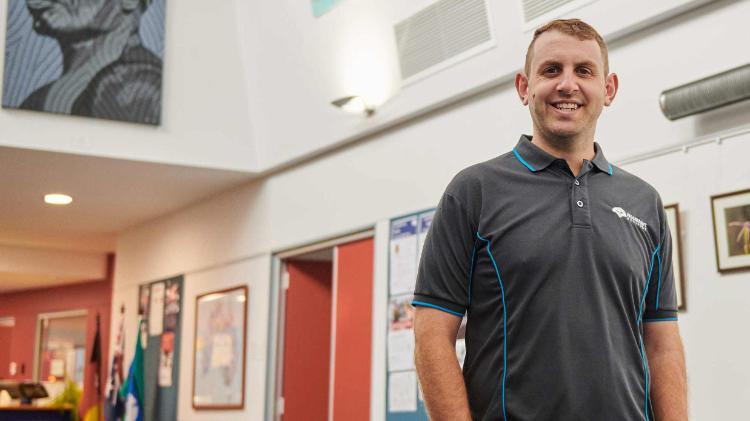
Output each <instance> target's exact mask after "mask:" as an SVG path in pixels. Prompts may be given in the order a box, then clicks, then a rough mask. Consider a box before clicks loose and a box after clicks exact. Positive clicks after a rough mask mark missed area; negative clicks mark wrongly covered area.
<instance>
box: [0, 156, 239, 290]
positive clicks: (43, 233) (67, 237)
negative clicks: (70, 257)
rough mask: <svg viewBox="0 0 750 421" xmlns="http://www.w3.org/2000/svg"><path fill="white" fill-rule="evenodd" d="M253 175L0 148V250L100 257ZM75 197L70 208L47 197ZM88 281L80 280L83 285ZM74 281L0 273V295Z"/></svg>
mask: <svg viewBox="0 0 750 421" xmlns="http://www.w3.org/2000/svg"><path fill="white" fill-rule="evenodd" d="M252 177H253V175H252V174H248V173H243V172H236V171H226V170H214V169H207V168H194V167H184V166H177V165H165V164H158V163H146V162H135V161H126V160H117V159H110V158H99V157H90V156H80V155H72V154H62V153H55V152H46V151H36V150H28V149H17V148H8V147H0V195H1V196H0V198H1V199H0V245H3V246H11V247H19V248H20V250H30V249H45V250H49V249H52V250H66V251H75V252H81V253H82V255H83V254H86V256H87V257H90V255H91V253H100V254H101V255H102V258H104V255H105V254H106V253H108V252H114V251H115V239H116V237H117V234H118V233H120V232H122V231H123V230H125V229H128V228H131V227H135V226H138V225H139V224H142V223H144V222H146V221H149V220H152V219H154V218H157V217H159V216H162V215H165V214H168V213H171V212H174V211H177V210H178V209H181V208H184V207H186V206H188V205H190V204H193V203H196V202H198V201H200V200H201V199H203V198H206V197H209V196H213V195H215V194H217V193H219V192H221V191H224V190H228V189H231V188H233V187H235V186H238V185H240V184H243V183H245V182H248V181H249V180H251V179H252ZM52 192H56V193H65V194H68V195H70V196H72V197H73V203H72V204H70V205H68V206H51V205H47V204H45V203H44V202H43V197H44V195H45V194H47V193H52ZM87 280H91V279H81V280H80V281H87ZM71 281H73V282H75V281H76V280H75V279H73V280H71V279H70V277H66V276H59V275H58V274H55V273H38V274H30V273H23V272H21V273H19V272H14V270H13V268H11V269H10V270H9V269H8V268H7V267H0V285H3V286H4V287H3V288H1V289H0V292H7V291H9V288H7V287H10V286H11V284H12V286H13V287H12V288H10V290H17V289H27V288H33V287H40V286H43V287H47V286H50V285H56V284H60V283H69V282H71Z"/></svg>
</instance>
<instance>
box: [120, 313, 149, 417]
mask: <svg viewBox="0 0 750 421" xmlns="http://www.w3.org/2000/svg"><path fill="white" fill-rule="evenodd" d="M140 323H143V321H141V322H140ZM138 331H139V332H140V324H139V326H138ZM136 336H137V337H138V340H137V341H136V344H135V355H133V361H132V362H131V363H130V370H129V371H128V379H127V380H125V384H124V385H123V386H122V389H120V394H121V395H123V396H124V397H125V420H128V421H143V394H144V393H143V385H144V375H143V348H141V335H136Z"/></svg>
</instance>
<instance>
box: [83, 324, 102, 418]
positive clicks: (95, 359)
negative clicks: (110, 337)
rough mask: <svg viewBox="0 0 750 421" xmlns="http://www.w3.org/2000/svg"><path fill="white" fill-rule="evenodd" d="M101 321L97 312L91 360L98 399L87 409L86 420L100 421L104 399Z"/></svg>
mask: <svg viewBox="0 0 750 421" xmlns="http://www.w3.org/2000/svg"><path fill="white" fill-rule="evenodd" d="M99 328H100V321H99V313H96V333H94V345H93V346H92V347H91V357H90V358H89V362H90V363H91V364H93V365H94V370H95V372H94V388H95V389H96V401H95V402H94V404H93V405H92V406H91V407H89V409H88V410H86V415H85V416H84V418H83V419H84V421H99V405H100V402H101V399H102V388H101V384H100V381H99V375H100V373H101V371H102V344H101V337H100V334H99Z"/></svg>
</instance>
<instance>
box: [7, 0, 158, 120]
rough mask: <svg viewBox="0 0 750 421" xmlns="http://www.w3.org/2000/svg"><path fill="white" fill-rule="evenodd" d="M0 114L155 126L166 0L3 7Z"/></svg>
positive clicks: (31, 1) (58, 0)
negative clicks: (34, 113)
mask: <svg viewBox="0 0 750 421" xmlns="http://www.w3.org/2000/svg"><path fill="white" fill-rule="evenodd" d="M7 10H8V16H7V19H8V20H7V31H6V36H5V69H4V73H3V107H4V108H17V109H26V110H35V111H46V112H52V113H59V114H69V115H79V116H86V117H97V118H105V119H111V120H122V121H130V122H136V123H144V124H159V123H160V121H161V85H162V60H163V56H164V13H165V0H8V8H7Z"/></svg>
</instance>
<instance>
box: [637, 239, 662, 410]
mask: <svg viewBox="0 0 750 421" xmlns="http://www.w3.org/2000/svg"><path fill="white" fill-rule="evenodd" d="M660 248H661V244H659V245H657V246H656V248H655V249H654V251H653V253H651V263H650V264H649V267H648V277H647V278H646V285H645V286H644V287H643V294H642V296H641V305H640V308H639V309H638V324H641V323H642V321H643V306H644V304H645V303H646V294H647V293H648V284H649V283H650V282H651V275H652V274H653V271H654V258H655V257H656V255H657V253H658V252H659V249H660ZM638 342H639V345H640V351H641V361H643V377H644V379H645V382H646V385H645V389H644V390H645V391H646V393H645V395H646V397H645V399H644V403H643V413H644V414H646V421H649V418H648V391H649V387H648V384H649V380H650V379H649V375H648V361H647V360H646V351H645V348H644V346H643V336H642V335H641V334H640V333H639V334H638Z"/></svg>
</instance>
